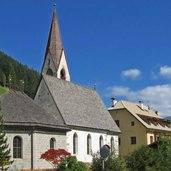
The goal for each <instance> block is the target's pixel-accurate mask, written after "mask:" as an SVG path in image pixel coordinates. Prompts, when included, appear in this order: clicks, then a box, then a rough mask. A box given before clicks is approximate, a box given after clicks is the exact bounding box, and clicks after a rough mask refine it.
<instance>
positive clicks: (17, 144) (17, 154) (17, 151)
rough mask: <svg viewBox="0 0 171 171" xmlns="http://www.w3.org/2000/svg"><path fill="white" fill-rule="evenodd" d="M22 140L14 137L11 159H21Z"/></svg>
mask: <svg viewBox="0 0 171 171" xmlns="http://www.w3.org/2000/svg"><path fill="white" fill-rule="evenodd" d="M22 151H23V150H22V140H21V138H20V137H18V136H16V137H14V139H13V158H22Z"/></svg>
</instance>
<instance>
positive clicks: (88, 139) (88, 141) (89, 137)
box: [87, 134, 92, 154]
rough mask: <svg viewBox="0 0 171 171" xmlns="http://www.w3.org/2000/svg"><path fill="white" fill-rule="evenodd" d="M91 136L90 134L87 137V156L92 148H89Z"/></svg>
mask: <svg viewBox="0 0 171 171" xmlns="http://www.w3.org/2000/svg"><path fill="white" fill-rule="evenodd" d="M91 145H92V144H91V136H90V134H88V136H87V154H91V151H92V149H91V148H92V147H91Z"/></svg>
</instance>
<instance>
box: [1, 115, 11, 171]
mask: <svg viewBox="0 0 171 171" xmlns="http://www.w3.org/2000/svg"><path fill="white" fill-rule="evenodd" d="M3 124H4V121H3V116H2V115H0V169H1V171H6V170H7V169H8V166H9V165H10V164H11V163H12V161H10V158H11V156H10V148H9V145H8V143H7V137H6V133H5V130H4V125H3Z"/></svg>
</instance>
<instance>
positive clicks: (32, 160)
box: [31, 127, 34, 169]
mask: <svg viewBox="0 0 171 171" xmlns="http://www.w3.org/2000/svg"><path fill="white" fill-rule="evenodd" d="M33 130H34V127H33V128H32V130H31V169H33Z"/></svg>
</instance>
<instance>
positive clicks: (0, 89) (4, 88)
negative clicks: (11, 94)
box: [0, 86, 8, 95]
mask: <svg viewBox="0 0 171 171" xmlns="http://www.w3.org/2000/svg"><path fill="white" fill-rule="evenodd" d="M7 91H8V88H6V87H2V86H0V95H1V94H4V93H6V92H7Z"/></svg>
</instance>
